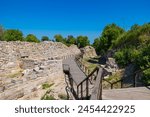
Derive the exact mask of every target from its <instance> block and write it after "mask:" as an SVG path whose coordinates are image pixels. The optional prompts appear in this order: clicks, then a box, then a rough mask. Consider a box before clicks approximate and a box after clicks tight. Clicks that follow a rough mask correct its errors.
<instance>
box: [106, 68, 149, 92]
mask: <svg viewBox="0 0 150 117" xmlns="http://www.w3.org/2000/svg"><path fill="white" fill-rule="evenodd" d="M149 68H150V67H147V68H145V69H141V70H137V71H136V72H134V73H133V74H131V75H128V76H124V77H122V78H121V79H120V80H117V81H115V82H110V81H108V80H107V79H103V81H106V82H107V83H109V84H110V88H111V89H113V88H114V85H115V84H117V83H120V88H128V87H124V86H123V84H124V83H123V82H124V80H125V79H126V78H128V77H133V83H132V85H130V86H129V87H131V86H132V87H136V74H138V73H142V72H143V71H145V70H147V69H149ZM141 83H142V84H143V85H144V86H147V85H148V84H145V83H143V82H142V81H141Z"/></svg>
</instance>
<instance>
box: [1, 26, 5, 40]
mask: <svg viewBox="0 0 150 117" xmlns="http://www.w3.org/2000/svg"><path fill="white" fill-rule="evenodd" d="M3 33H4V30H3V27H2V26H0V41H2V40H3V39H2V36H3Z"/></svg>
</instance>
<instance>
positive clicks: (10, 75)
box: [6, 69, 23, 78]
mask: <svg viewBox="0 0 150 117" xmlns="http://www.w3.org/2000/svg"><path fill="white" fill-rule="evenodd" d="M22 71H23V70H22V69H19V70H16V71H15V72H13V73H10V74H7V75H6V77H7V78H15V77H18V76H21V75H22Z"/></svg>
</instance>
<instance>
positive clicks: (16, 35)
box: [2, 29, 24, 41]
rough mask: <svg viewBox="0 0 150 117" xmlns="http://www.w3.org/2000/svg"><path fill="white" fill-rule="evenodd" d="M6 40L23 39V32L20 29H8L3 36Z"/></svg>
mask: <svg viewBox="0 0 150 117" xmlns="http://www.w3.org/2000/svg"><path fill="white" fill-rule="evenodd" d="M2 38H3V40H4V41H23V40H24V38H23V33H22V32H21V31H19V30H14V29H10V30H6V31H4V34H3V36H2Z"/></svg>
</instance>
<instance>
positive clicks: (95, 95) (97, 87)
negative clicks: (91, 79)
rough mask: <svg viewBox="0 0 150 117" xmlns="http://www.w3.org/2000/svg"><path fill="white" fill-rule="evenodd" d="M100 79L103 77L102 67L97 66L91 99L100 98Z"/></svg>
mask: <svg viewBox="0 0 150 117" xmlns="http://www.w3.org/2000/svg"><path fill="white" fill-rule="evenodd" d="M102 79H103V68H99V71H98V75H97V78H96V83H95V85H94V89H93V91H92V95H91V100H101V99H102Z"/></svg>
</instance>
